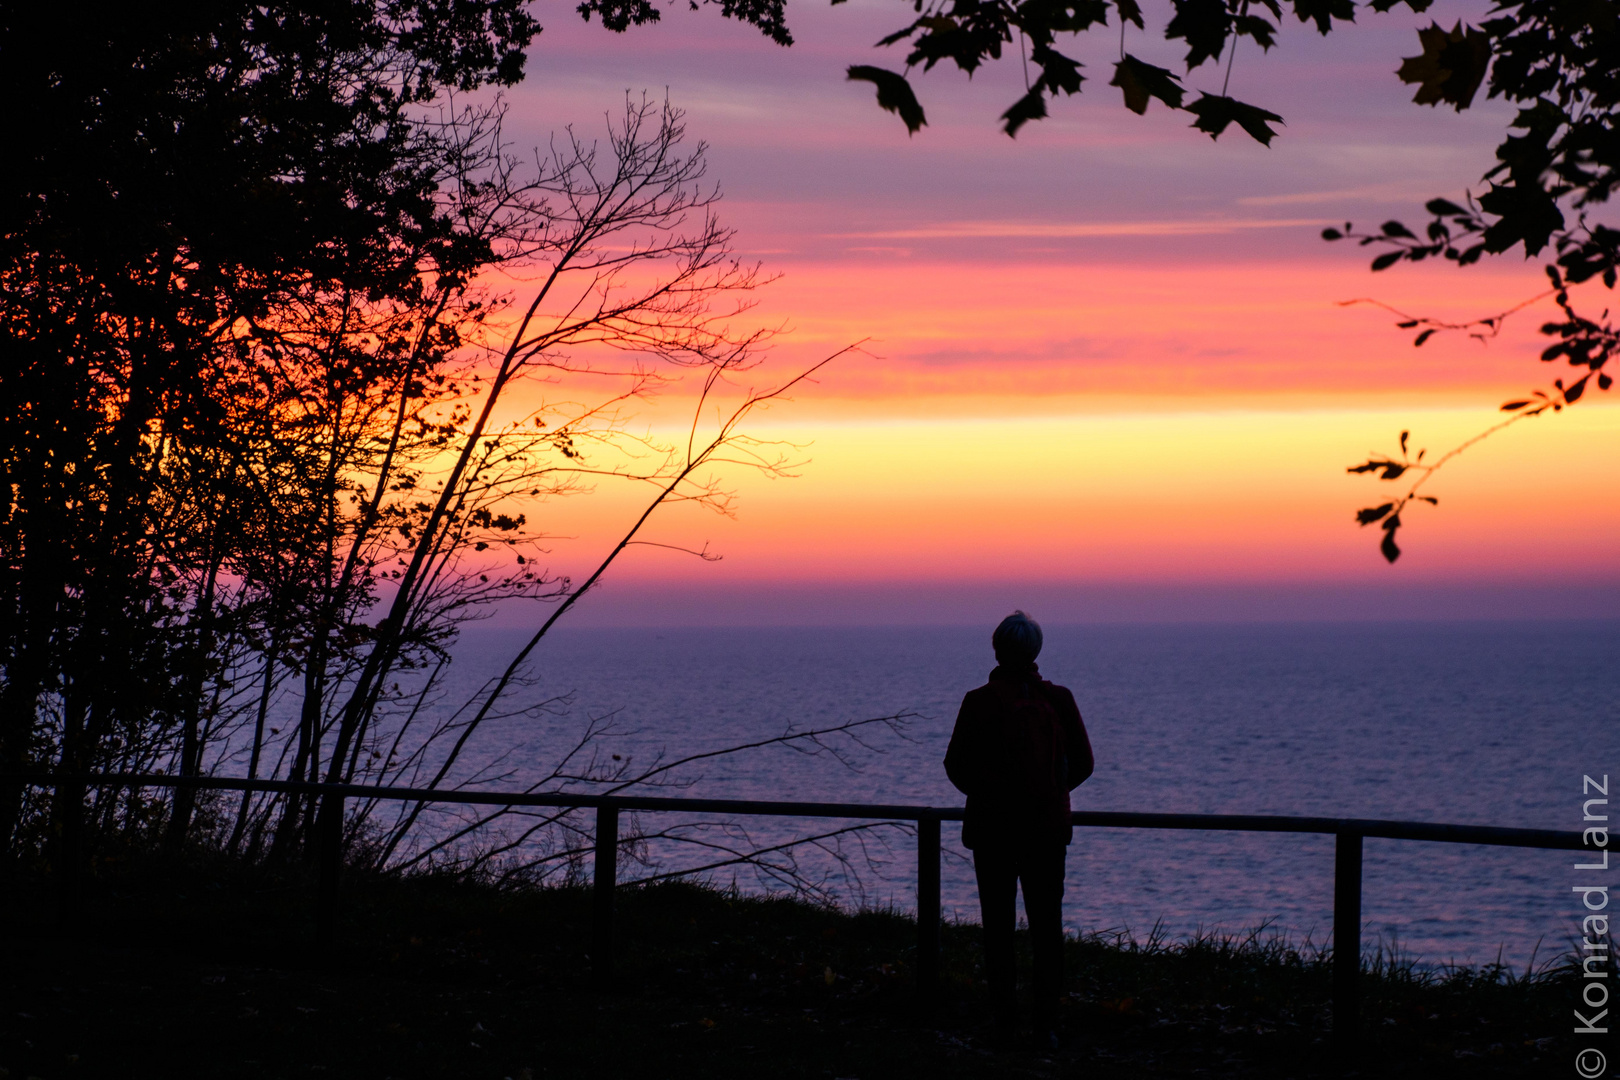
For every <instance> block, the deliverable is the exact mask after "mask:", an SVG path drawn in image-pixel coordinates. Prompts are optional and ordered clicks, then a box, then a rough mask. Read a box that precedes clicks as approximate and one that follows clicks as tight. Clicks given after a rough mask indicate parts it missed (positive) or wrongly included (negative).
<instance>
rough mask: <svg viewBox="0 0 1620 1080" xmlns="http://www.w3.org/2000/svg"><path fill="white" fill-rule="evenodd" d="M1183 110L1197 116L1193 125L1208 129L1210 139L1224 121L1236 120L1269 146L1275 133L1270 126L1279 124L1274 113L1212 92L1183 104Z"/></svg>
mask: <svg viewBox="0 0 1620 1080" xmlns="http://www.w3.org/2000/svg"><path fill="white" fill-rule="evenodd" d="M1187 111H1188V112H1190V113H1192V114H1193V115H1194V116H1197V117H1198V119H1197V120H1195V121H1194V122H1193V127H1195V128H1197V129H1198V130H1199V131H1207V132H1209V137H1210V138H1212V139H1214V138H1217V137H1219V135H1220V134H1221V132H1223V131H1225V130H1226V127H1227V125H1228V124H1232V123H1236V124H1237V126H1238V127H1240V128H1242V129H1243V130H1244V131H1247V132H1248V133H1249V134H1250V135H1252V136H1253V137H1254V138H1255V139H1256V140H1257V141H1258V142H1260V143H1261V144H1262V145H1264V146H1270V145H1271V140H1272V138H1273V137H1274V136H1275V135H1276V134H1277V133H1276V132H1275V131H1273V130H1272V129H1271V127H1270V125H1271V124H1272V123H1278V124H1280V123H1282V117H1280V116H1278V115H1277V114H1276V113H1274V112H1267V111H1266V110H1265V109H1262V108H1260V107H1259V106H1257V105H1248V104H1245V103H1244V102H1241V101H1238V100H1236V99H1234V98H1229V97H1220V96H1217V95H1215V94H1201V95H1199V98H1198V100H1197V101H1195V102H1193V103H1192V104H1191V105H1188V106H1187Z"/></svg>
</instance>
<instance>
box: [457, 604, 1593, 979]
mask: <svg viewBox="0 0 1620 1080" xmlns="http://www.w3.org/2000/svg"><path fill="white" fill-rule="evenodd" d="M989 636H990V635H989V628H988V627H975V628H966V627H934V628H918V627H892V628H884V627H861V628H827V627H813V628H809V627H798V628H787V627H784V628H776V629H770V628H763V629H762V628H757V627H752V628H738V629H714V628H709V629H690V630H672V629H600V628H589V629H588V628H570V627H568V626H566V625H561V626H559V628H558V629H556V630H554V631H553V632H552V634H551V635H549V636H548V637H547V638H546V639H544V640H543V641H542V642H541V644H540V646H539V647H538V649H537V650H536V652H535V654H534V657H533V664H532V669H531V675H532V678H531V681H530V682H529V683H528V684H526V685H524V686H523V687H521V688H520V689H518V690H517V691H516V692H515V693H514V694H513V696H512V698H511V702H512V704H513V705H530V704H536V703H539V702H542V701H550V702H551V704H550V705H549V706H548V707H546V708H545V709H539V710H523V709H515V710H513V712H512V714H511V715H507V716H505V717H504V718H501V719H498V720H494V721H491V722H489V723H487V724H486V725H485V726H484V727H482V728H481V729H479V730H478V731H477V732H476V733H475V735H474V736H473V738H472V739H471V740H470V741H469V743H468V745H467V748H466V750H465V751H464V754H463V765H462V767H461V768H460V769H459V773H460V775H462V776H463V778H465V777H469V776H471V775H472V774H473V772H474V770H475V769H484V770H485V771H484V773H483V774H482V775H483V780H482V783H481V786H487V787H498V788H503V789H508V788H521V787H525V786H530V785H533V784H535V783H538V782H541V781H542V780H544V779H545V778H547V777H551V776H554V775H558V774H560V775H562V776H578V775H585V774H587V773H589V772H590V770H592V769H594V770H596V771H597V773H601V772H602V771H604V770H608V771H611V770H623V771H624V773H625V775H638V774H640V773H643V772H646V771H647V770H649V769H657V768H660V767H661V766H663V765H667V764H671V763H675V762H678V761H681V760H682V759H689V758H690V759H692V760H688V761H686V762H685V763H684V764H678V765H675V767H673V768H670V769H668V770H666V771H663V772H659V773H657V774H656V775H655V776H654V777H652V780H651V782H650V783H649V784H645V785H641V786H638V788H636V790H644V791H645V792H646V793H648V794H661V795H672V796H708V797H716V798H737V799H771V800H809V801H822V802H826V801H840V802H863V803H901V804H907V805H926V806H960V805H961V802H962V799H961V796H960V794H959V793H958V792H957V791H955V790H954V789H953V788H952V786H951V784H950V783H949V781H948V780H947V779H946V777H945V774H944V770H943V767H942V764H941V762H942V759H943V758H944V755H945V748H946V746H947V743H948V742H949V739H950V735H951V729H952V725H953V723H954V721H955V718H956V713H957V708H958V706H959V704H960V702H961V699H962V695H963V694H964V693H965V692H966V691H968V690H970V689H972V688H973V687H975V686H978V685H981V684H982V683H983V682H984V681H985V679H986V676H987V675H988V673H989V671H990V668H991V667H992V666H993V664H994V660H993V657H992V655H991V650H990V642H989ZM525 638H526V632H525V631H522V630H513V629H497V628H487V627H486V628H475V629H471V630H469V631H467V632H466V633H465V634H464V636H463V638H462V640H461V642H460V645H459V646H458V648H457V656H458V659H457V663H456V665H455V669H456V672H457V674H456V679H455V682H454V683H453V684H452V689H456V688H458V687H459V688H461V689H465V688H467V687H472V686H475V685H477V684H478V683H480V682H482V681H483V680H484V679H486V678H487V677H488V676H489V675H490V674H492V673H494V672H495V671H497V670H498V669H499V668H500V667H502V666H504V664H505V662H506V661H507V660H508V659H509V658H510V656H511V655H512V654H513V653H514V652H515V651H516V650H517V649H518V648H519V647H520V646H521V644H522V642H523V640H524V639H525ZM1045 638H1046V641H1045V648H1044V650H1043V651H1042V653H1041V656H1040V666H1041V671H1042V674H1043V675H1044V676H1045V677H1046V678H1048V679H1051V680H1052V681H1054V682H1057V683H1061V684H1063V685H1065V686H1068V687H1070V688H1071V689H1072V690H1073V691H1074V695H1075V698H1076V700H1077V701H1078V702H1079V704H1080V709H1081V712H1082V714H1083V717H1084V720H1085V724H1086V728H1087V730H1088V732H1089V734H1090V738H1091V742H1092V745H1093V747H1094V749H1095V753H1096V758H1097V769H1096V773H1095V774H1094V775H1093V776H1092V777H1091V778H1090V779H1089V780H1088V781H1086V783H1085V784H1084V785H1082V786H1081V787H1080V788H1079V789H1077V790H1076V791H1075V793H1074V807H1075V809H1077V810H1116V811H1150V812H1180V813H1199V814H1290V815H1324V816H1348V817H1360V818H1383V819H1394V820H1404V821H1421V822H1446V823H1464V824H1480V825H1500V826H1515V827H1533V828H1547V829H1564V830H1577V829H1580V828H1582V827H1583V826H1584V825H1586V824H1590V822H1586V821H1583V809H1582V804H1583V802H1584V801H1585V799H1588V798H1592V797H1594V795H1593V793H1590V792H1586V793H1583V785H1585V784H1586V781H1585V780H1583V778H1585V777H1590V778H1591V780H1592V781H1595V782H1599V783H1601V782H1604V779H1603V778H1605V777H1608V778H1609V780H1611V781H1614V782H1616V783H1617V784H1620V621H1588V622H1553V621H1536V622H1514V621H1500V622H1469V623H1441V622H1436V623H1416V622H1403V623H1390V624H1373V623H1358V624H1331V623H1323V624H1297V625H1255V624H1245V625H1130V626H1095V625H1087V626H1047V627H1045ZM884 717H900V718H901V719H900V720H897V721H894V722H892V723H882V722H879V723H870V724H865V725H863V726H860V727H857V728H855V729H853V730H852V731H850V732H846V733H837V732H834V733H831V734H827V735H823V736H820V737H818V738H815V739H811V738H799V739H792V740H789V741H787V742H781V741H777V742H773V741H771V740H777V739H780V738H781V737H783V736H789V735H793V734H794V733H803V732H807V731H815V730H822V729H834V728H838V727H839V726H840V725H846V724H850V723H852V722H856V721H863V720H877V719H879V718H884ZM582 740H583V744H582ZM754 744H764V745H754ZM741 747H752V748H746V749H734V750H733V748H741ZM728 750H732V751H733V752H726V753H716V752H719V751H728ZM615 755H617V757H616V758H615ZM700 755H712V756H700ZM562 782H564V781H562V780H560V779H558V780H551V781H548V782H547V783H546V786H548V787H551V786H557V785H558V784H559V783H562ZM572 783H574V784H575V786H576V787H578V786H579V785H578V782H572ZM581 789H583V788H581ZM1614 801H1615V802H1616V803H1617V804H1620V788H1617V790H1616V792H1615V797H1614ZM1603 809H1604V808H1603V807H1601V806H1599V807H1594V808H1592V810H1593V812H1601V811H1602V810H1603ZM508 824H510V823H508ZM859 824H861V823H852V822H848V821H839V820H824V819H743V818H733V819H727V818H724V817H722V816H717V815H712V814H709V815H678V814H669V813H642V814H638V815H635V816H634V818H633V820H629V821H628V822H627V824H626V826H625V829H626V831H627V832H628V831H630V830H631V829H635V830H639V832H640V833H641V834H643V835H646V836H648V837H650V839H648V840H646V841H644V842H643V843H642V844H640V845H638V846H637V847H636V849H635V850H636V854H638V855H639V856H640V858H641V861H638V862H634V863H630V864H627V865H626V866H625V867H624V868H622V869H621V871H620V879H621V880H622V881H633V880H637V879H639V878H646V877H650V876H654V875H659V874H668V873H678V872H682V871H686V870H691V869H694V868H701V867H708V869H706V870H703V871H702V872H701V873H700V874H699V875H698V876H700V877H703V878H705V879H706V880H709V881H712V882H714V883H716V884H719V885H722V886H726V887H730V886H732V885H735V886H736V887H737V888H738V889H740V890H742V891H744V892H766V891H785V890H791V889H798V890H801V891H807V892H809V893H810V894H812V895H819V896H821V897H823V898H825V899H827V900H829V901H830V902H836V903H839V904H842V905H845V906H848V907H851V908H858V907H863V906H864V907H892V908H897V909H911V908H913V906H914V904H915V887H916V886H915V881H916V848H915V839H914V837H913V836H912V834H911V833H910V832H909V830H907V829H904V828H900V827H896V826H893V825H882V824H875V825H874V824H868V825H863V826H862V827H861V828H859V829H858V830H857V831H854V832H845V833H842V834H840V835H836V836H823V835H822V834H828V833H833V832H835V831H836V830H839V829H845V828H849V827H850V826H851V825H859ZM817 836H821V837H822V838H821V839H817V840H808V841H807V840H806V838H808V837H817ZM960 840H961V838H960V827H959V826H958V825H957V824H955V823H951V822H947V823H945V826H944V847H945V853H944V864H943V903H944V912H945V915H946V917H947V918H955V919H959V920H969V921H976V919H977V915H978V898H977V894H976V890H975V887H974V880H973V872H972V864H971V857H970V855H969V853H968V852H966V851H965V850H963V848H962V846H961V842H960ZM552 842H553V844H554V845H555V844H557V843H558V842H557V841H555V840H553V841H552ZM566 847H567V845H566V843H563V844H561V845H560V848H559V849H560V850H566ZM761 848H774V849H776V850H774V851H771V852H769V853H767V854H766V855H764V856H762V857H756V858H755V859H753V860H750V861H743V862H735V861H731V860H733V859H735V858H737V854H738V853H742V852H746V851H755V850H758V849H761ZM523 850H524V849H522V848H517V849H514V852H516V853H518V854H521V852H522V851H523ZM564 861H566V860H564ZM1580 861H1583V856H1581V855H1580V854H1579V853H1575V852H1559V851H1540V850H1529V849H1518V848H1507V847H1487V846H1476V845H1463V844H1450V843H1431V842H1415V841H1401V840H1383V839H1368V840H1367V841H1366V842H1365V865H1364V871H1363V901H1362V903H1363V909H1362V911H1363V919H1364V923H1363V941H1364V943H1365V944H1364V947H1365V948H1367V949H1369V950H1374V949H1381V950H1384V951H1385V952H1387V953H1393V954H1395V955H1397V956H1400V957H1402V958H1406V959H1410V960H1413V961H1416V962H1418V963H1420V964H1423V965H1430V966H1443V965H1475V966H1477V965H1484V964H1491V963H1498V962H1500V963H1503V964H1506V965H1507V966H1508V967H1509V968H1511V969H1512V970H1514V971H1522V970H1523V969H1524V968H1525V967H1526V966H1527V965H1539V964H1542V963H1545V962H1547V961H1549V960H1556V959H1557V958H1559V957H1560V956H1561V955H1563V954H1565V953H1566V952H1567V951H1568V949H1569V948H1570V946H1571V941H1572V938H1573V937H1574V936H1575V935H1576V934H1577V933H1578V931H1579V926H1580V916H1581V914H1582V909H1581V900H1580V897H1579V896H1577V895H1575V894H1574V893H1573V892H1572V885H1573V884H1574V883H1575V881H1576V880H1577V878H1579V880H1580V881H1581V882H1582V883H1588V882H1590V881H1593V880H1597V879H1596V878H1594V877H1593V875H1592V874H1591V872H1586V873H1584V874H1576V873H1575V872H1574V871H1573V869H1572V864H1573V863H1574V862H1580ZM574 862H575V869H576V871H578V870H580V868H581V863H580V860H579V859H578V858H576V859H575V860H574ZM555 865H561V863H555ZM1615 865H1616V868H1617V869H1616V875H1617V876H1616V879H1615V883H1616V885H1617V886H1620V861H1617V862H1616V864H1615ZM1333 866H1334V841H1333V838H1332V837H1331V836H1319V835H1310V834H1269V833H1229V832H1183V831H1156V830H1155V831H1149V830H1134V829H1112V828H1106V829H1105V828H1081V829H1077V830H1076V834H1075V839H1074V843H1073V845H1072V846H1071V848H1070V849H1069V857H1068V879H1067V886H1066V891H1065V896H1064V912H1065V921H1066V925H1067V927H1068V929H1069V930H1070V931H1071V932H1073V933H1101V934H1106V935H1116V936H1118V935H1127V936H1130V937H1134V938H1135V939H1137V940H1145V939H1146V938H1148V937H1149V936H1150V935H1153V934H1158V935H1160V936H1162V937H1169V938H1185V937H1188V936H1190V935H1194V934H1199V933H1219V934H1229V935H1240V936H1246V935H1250V934H1260V935H1262V936H1267V937H1271V936H1277V935H1281V936H1283V937H1285V938H1287V939H1288V940H1290V941H1292V942H1294V943H1295V944H1297V945H1299V946H1302V947H1306V948H1309V947H1312V946H1322V945H1326V944H1327V943H1328V942H1329V941H1330V940H1331V931H1332V920H1333V915H1332V896H1333ZM583 870H584V872H586V873H588V871H589V861H588V859H586V860H585V861H584V862H583Z"/></svg>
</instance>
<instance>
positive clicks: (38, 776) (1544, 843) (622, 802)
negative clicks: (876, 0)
mask: <svg viewBox="0 0 1620 1080" xmlns="http://www.w3.org/2000/svg"><path fill="white" fill-rule="evenodd" d="M12 779H14V780H20V781H21V782H23V783H25V784H32V785H34V786H38V787H55V786H56V784H57V783H59V782H62V781H71V782H76V783H83V784H85V785H86V786H96V787H188V786H189V787H198V788H207V789H211V790H217V791H270V792H282V793H290V794H312V795H340V796H342V797H344V798H360V799H382V800H385V801H400V802H433V803H449V804H455V805H463V806H566V807H580V808H590V809H603V808H611V809H615V810H645V811H682V810H685V811H695V812H701V813H718V814H737V815H743V816H756V817H818V818H862V819H874V820H885V819H898V820H902V821H961V820H962V817H963V814H964V810H963V808H961V807H946V806H912V805H905V804H897V803H842V802H804V801H795V800H764V799H710V798H689V797H682V796H666V795H590V794H586V793H583V792H578V793H574V792H506V791H475V790H467V789H458V788H405V787H385V786H372V785H369V784H325V783H317V782H312V781H297V780H249V779H247V778H246V777H230V776H174V775H171V774H167V773H87V774H79V775H70V774H60V773H23V774H15V773H14V774H12ZM1073 817H1074V823H1075V824H1076V825H1080V826H1086V827H1090V828H1116V829H1189V830H1195V831H1205V832H1282V833H1323V834H1333V835H1341V834H1353V835H1359V836H1370V837H1378V838H1382V839H1389V840H1426V841H1433V842H1439V843H1453V844H1486V845H1491V846H1496V847H1528V848H1549V849H1556V850H1564V851H1572V850H1578V849H1581V848H1583V847H1585V846H1586V845H1585V843H1584V840H1583V834H1582V833H1580V832H1566V831H1561V830H1557V829H1519V828H1510V827H1506V826H1500V825H1456V824H1446V823H1442V822H1425V821H1389V820H1384V819H1379V818H1336V817H1297V816H1292V815H1287V814H1154V813H1137V812H1130V811H1114V810H1077V811H1075V812H1074V815H1073Z"/></svg>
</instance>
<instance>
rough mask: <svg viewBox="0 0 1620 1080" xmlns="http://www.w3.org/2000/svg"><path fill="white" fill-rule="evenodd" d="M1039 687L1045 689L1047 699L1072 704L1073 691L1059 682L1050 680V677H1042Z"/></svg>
mask: <svg viewBox="0 0 1620 1080" xmlns="http://www.w3.org/2000/svg"><path fill="white" fill-rule="evenodd" d="M1041 688H1042V689H1044V690H1045V691H1046V695H1047V697H1048V699H1056V700H1058V701H1067V702H1068V703H1069V704H1071V705H1073V704H1074V691H1072V690H1070V689H1069V688H1068V687H1067V686H1064V685H1062V684H1061V683H1055V682H1052V681H1051V680H1050V679H1042V680H1041Z"/></svg>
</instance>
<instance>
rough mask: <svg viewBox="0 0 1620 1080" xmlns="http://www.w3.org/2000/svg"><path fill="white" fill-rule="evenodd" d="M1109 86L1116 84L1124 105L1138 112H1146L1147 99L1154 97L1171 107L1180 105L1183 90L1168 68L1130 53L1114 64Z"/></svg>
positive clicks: (1179, 106) (1175, 107)
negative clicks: (1122, 96) (1143, 60)
mask: <svg viewBox="0 0 1620 1080" xmlns="http://www.w3.org/2000/svg"><path fill="white" fill-rule="evenodd" d="M1108 85H1109V86H1117V87H1119V88H1120V90H1121V91H1123V92H1124V94H1125V107H1126V108H1127V109H1129V110H1131V112H1133V113H1135V114H1136V115H1138V116H1141V115H1142V114H1143V113H1145V112H1147V107H1148V101H1149V100H1150V99H1151V98H1158V99H1159V100H1160V101H1162V102H1164V103H1165V104H1166V105H1168V106H1170V107H1171V108H1172V109H1179V108H1181V98H1182V95H1183V94H1184V93H1186V91H1185V90H1183V89H1182V87H1181V86H1180V85H1179V78H1178V76H1176V75H1175V74H1174V73H1173V72H1171V71H1170V70H1169V69H1168V68H1162V67H1155V66H1153V65H1152V64H1147V63H1143V62H1142V61H1141V60H1138V59H1137V58H1136V57H1134V56H1132V55H1131V54H1130V53H1126V54H1125V58H1124V59H1123V60H1121V61H1120V62H1119V63H1117V64H1115V65H1114V77H1113V78H1112V79H1111V80H1109V83H1108Z"/></svg>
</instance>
